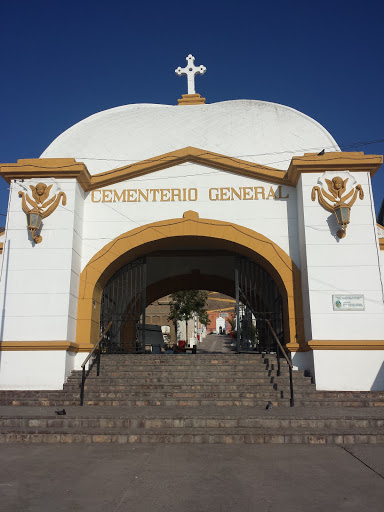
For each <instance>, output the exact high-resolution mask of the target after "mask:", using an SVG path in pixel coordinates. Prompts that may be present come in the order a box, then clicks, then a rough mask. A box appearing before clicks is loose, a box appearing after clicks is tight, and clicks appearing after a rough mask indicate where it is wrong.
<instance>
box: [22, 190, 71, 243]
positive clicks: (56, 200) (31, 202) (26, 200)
mask: <svg viewBox="0 0 384 512" xmlns="http://www.w3.org/2000/svg"><path fill="white" fill-rule="evenodd" d="M52 186H53V185H49V186H48V185H46V184H45V183H38V184H37V185H36V186H34V185H30V186H29V187H30V189H31V191H32V198H31V197H29V195H28V194H27V193H25V192H19V197H21V198H22V199H21V207H22V209H23V211H24V213H25V214H26V215H27V222H28V229H29V231H30V232H31V236H32V238H33V240H34V241H35V242H36V243H37V244H39V243H40V242H41V241H42V239H43V237H42V236H40V235H37V234H36V232H37V231H39V229H40V227H41V221H42V220H43V219H45V218H46V217H48V216H49V215H51V213H53V212H54V211H55V210H56V208H57V207H58V206H59V204H60V201H62V204H63V206H65V205H66V204H67V196H66V195H65V193H64V192H59V193H58V194H54V195H53V196H52V197H51V198H50V199H49V194H50V192H51V188H52Z"/></svg>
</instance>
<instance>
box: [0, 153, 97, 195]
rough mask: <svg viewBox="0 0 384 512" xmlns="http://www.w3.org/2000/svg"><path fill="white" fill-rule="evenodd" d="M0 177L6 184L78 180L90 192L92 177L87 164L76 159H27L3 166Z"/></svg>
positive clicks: (0, 166) (1, 166)
mask: <svg viewBox="0 0 384 512" xmlns="http://www.w3.org/2000/svg"><path fill="white" fill-rule="evenodd" d="M0 176H1V177H2V178H4V179H5V181H6V182H8V183H9V182H10V181H11V180H14V179H27V180H28V179H31V178H52V177H53V178H56V179H62V178H64V179H73V178H75V179H77V181H78V182H79V183H80V185H81V186H82V188H83V189H84V190H88V187H89V186H90V183H91V175H90V174H89V172H88V169H87V167H86V165H85V164H83V163H82V162H76V160H75V159H74V158H27V159H20V160H18V161H17V163H16V164H1V165H0Z"/></svg>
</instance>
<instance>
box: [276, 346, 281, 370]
mask: <svg viewBox="0 0 384 512" xmlns="http://www.w3.org/2000/svg"><path fill="white" fill-rule="evenodd" d="M276 362H277V376H278V377H280V354H279V345H278V344H277V343H276Z"/></svg>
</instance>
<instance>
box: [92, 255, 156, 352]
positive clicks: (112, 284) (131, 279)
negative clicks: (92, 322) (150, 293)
mask: <svg viewBox="0 0 384 512" xmlns="http://www.w3.org/2000/svg"><path fill="white" fill-rule="evenodd" d="M145 291H146V260H145V258H140V259H138V260H135V261H133V262H131V263H129V264H128V265H125V266H124V267H122V268H121V269H120V270H119V271H118V272H116V273H115V275H114V276H112V278H111V279H110V280H109V281H108V283H107V284H106V286H105V288H104V290H103V294H102V300H101V313H100V327H101V330H103V328H104V326H105V325H106V323H107V322H108V321H109V320H110V319H113V321H114V324H113V327H112V329H111V330H110V332H109V335H108V337H109V340H108V343H105V350H106V351H107V352H108V353H128V352H135V353H137V352H143V351H145V305H146V304H145V301H146V293H145ZM141 320H142V321H143V322H144V327H143V325H140V324H141ZM140 327H141V333H140Z"/></svg>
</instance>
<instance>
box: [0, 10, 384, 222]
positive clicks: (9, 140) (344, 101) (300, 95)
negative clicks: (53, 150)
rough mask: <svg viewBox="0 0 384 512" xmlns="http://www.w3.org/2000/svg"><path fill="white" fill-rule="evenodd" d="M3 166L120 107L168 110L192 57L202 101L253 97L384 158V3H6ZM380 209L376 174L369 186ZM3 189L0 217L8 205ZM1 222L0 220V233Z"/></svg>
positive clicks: (382, 187)
mask: <svg viewBox="0 0 384 512" xmlns="http://www.w3.org/2000/svg"><path fill="white" fill-rule="evenodd" d="M0 19H1V30H0V52H1V53H0V55H1V57H0V58H1V61H0V62H1V80H0V101H1V137H0V161H1V162H4V163H5V162H16V161H17V159H19V158H38V157H39V156H40V154H41V153H42V152H43V150H44V149H45V148H46V147H47V146H48V145H49V144H50V143H51V142H52V140H53V139H55V138H56V137H57V136H58V135H59V134H60V133H62V132H63V131H64V130H66V129H67V128H69V127H70V126H71V125H73V124H74V123H76V122H78V121H80V120H82V119H84V118H85V117H87V116H89V115H91V114H94V113H95V112H98V111H100V110H105V109H108V108H112V107H115V106H119V105H124V104H128V103H165V104H176V101H177V98H180V97H181V94H182V93H186V78H185V77H182V78H180V77H177V76H176V75H175V73H174V70H175V68H176V67H178V66H184V65H185V62H186V61H185V57H186V56H187V55H188V53H192V54H193V55H194V56H195V57H196V64H204V65H205V66H206V67H207V72H206V74H205V75H204V76H200V77H197V79H196V84H197V87H196V88H197V92H200V93H201V94H202V96H204V97H206V98H207V102H208V103H212V102H216V101H221V100H230V99H258V100H265V101H272V102H276V103H281V104H284V105H288V106H290V107H293V108H295V109H297V110H299V111H301V112H304V113H305V114H307V115H309V116H311V117H313V118H314V119H316V120H317V121H318V122H320V123H321V124H322V125H323V126H324V127H325V128H326V129H327V130H328V131H329V132H330V133H331V134H332V135H333V137H334V138H335V139H336V141H337V142H338V144H339V145H340V146H341V148H342V149H344V150H345V151H364V152H365V153H370V154H384V142H377V143H374V144H363V143H364V142H370V141H376V140H380V139H384V122H383V120H384V100H383V81H384V80H383V79H384V71H383V70H384V52H383V50H384V43H383V33H384V4H383V2H381V1H379V0H378V1H376V2H373V1H371V0H366V1H364V2H361V1H359V2H355V1H354V0H352V1H348V2H347V1H346V0H344V1H338V0H333V1H332V2H331V1H329V0H324V1H322V2H309V1H308V0H306V1H300V2H295V1H290V2H288V1H269V2H268V1H265V0H263V1H262V2H261V1H258V0H252V1H249V2H246V1H243V0H237V1H236V2H233V1H231V2H228V1H223V0H222V1H216V0H213V1H212V0H211V1H209V0H208V1H206V2H174V1H169V2H167V1H161V2H160V1H156V2H155V1H152V0H147V1H146V2H133V1H127V0H125V1H123V0H120V1H117V0H109V1H98V0H62V1H59V0H3V1H2V2H1V6H0ZM373 190H374V198H375V203H376V210H378V208H379V206H380V203H381V201H382V200H383V197H384V171H383V169H380V171H379V172H378V173H377V174H376V176H375V177H374V179H373ZM7 197H8V191H7V184H6V183H5V182H4V181H3V180H1V183H0V212H1V213H2V214H5V212H6V209H7ZM4 223H5V217H4V216H2V217H0V226H1V225H4Z"/></svg>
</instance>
